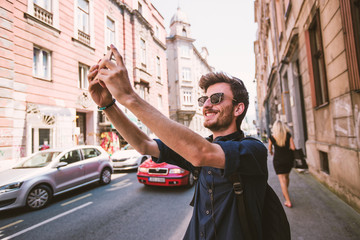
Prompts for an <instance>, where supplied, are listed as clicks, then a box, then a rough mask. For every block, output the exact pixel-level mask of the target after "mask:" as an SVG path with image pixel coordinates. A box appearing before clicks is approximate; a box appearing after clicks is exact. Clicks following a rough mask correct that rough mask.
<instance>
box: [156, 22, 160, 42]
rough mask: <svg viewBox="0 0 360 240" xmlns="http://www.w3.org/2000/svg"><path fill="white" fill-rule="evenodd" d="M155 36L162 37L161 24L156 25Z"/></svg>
mask: <svg viewBox="0 0 360 240" xmlns="http://www.w3.org/2000/svg"><path fill="white" fill-rule="evenodd" d="M155 37H157V38H158V39H159V38H160V29H159V26H157V25H156V26H155Z"/></svg>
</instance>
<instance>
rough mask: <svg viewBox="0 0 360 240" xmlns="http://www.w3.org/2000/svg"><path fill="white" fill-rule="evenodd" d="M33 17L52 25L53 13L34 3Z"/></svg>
mask: <svg viewBox="0 0 360 240" xmlns="http://www.w3.org/2000/svg"><path fill="white" fill-rule="evenodd" d="M34 17H36V18H37V19H39V20H40V21H42V22H44V23H46V24H49V25H51V26H52V25H53V14H52V13H51V12H48V11H47V10H45V9H43V8H42V7H40V6H38V5H36V4H34Z"/></svg>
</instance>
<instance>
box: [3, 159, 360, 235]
mask: <svg viewBox="0 0 360 240" xmlns="http://www.w3.org/2000/svg"><path fill="white" fill-rule="evenodd" d="M268 168H269V184H270V185H271V186H272V187H273V188H274V190H275V192H276V193H277V194H278V196H279V197H280V200H281V201H282V202H283V201H284V198H283V197H282V194H281V189H280V186H279V181H278V179H277V176H276V175H275V173H274V170H273V167H272V157H271V156H269V159H268ZM193 191H194V188H191V189H188V188H160V187H146V186H144V185H142V184H140V183H138V182H137V179H136V172H123V173H116V174H114V175H113V181H112V182H111V184H110V185H107V186H99V185H98V184H93V185H91V186H88V187H85V188H82V189H80V190H76V191H73V192H70V193H67V194H65V195H62V196H59V197H56V198H55V199H54V201H53V202H52V204H51V205H50V206H48V207H47V208H45V209H43V210H40V211H34V212H30V211H26V210H25V209H17V210H11V211H6V212H0V239H27V240H28V239H36V240H43V239H44V240H45V239H46V240H48V239H52V240H56V239H61V240H63V239H65V240H68V239H70V240H71V239H77V240H78V239H96V240H98V239H106V240H112V239H114V240H122V239H124V240H134V239H157V240H179V239H182V237H183V235H184V233H185V230H186V227H187V225H188V223H189V220H190V217H191V213H192V207H190V206H189V202H190V200H191V199H192V195H193ZM289 191H290V196H291V198H292V203H293V208H291V209H289V208H286V207H285V212H286V214H287V216H288V219H289V222H290V228H291V236H292V239H293V240H294V239H295V240H322V239H324V240H325V239H326V240H357V239H360V214H359V213H358V212H356V211H355V210H354V209H352V208H351V207H350V206H348V205H347V204H346V203H344V202H343V201H342V200H341V199H339V198H338V197H337V196H336V195H334V194H333V193H332V192H331V191H329V190H328V189H327V188H326V187H324V186H323V185H322V184H320V183H319V182H318V181H316V180H315V179H314V178H313V177H312V176H311V175H310V174H306V173H305V174H304V173H298V172H296V171H295V170H293V171H292V172H291V174H290V188H289Z"/></svg>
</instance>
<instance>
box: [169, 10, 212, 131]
mask: <svg viewBox="0 0 360 240" xmlns="http://www.w3.org/2000/svg"><path fill="white" fill-rule="evenodd" d="M194 41H195V39H193V38H192V34H191V25H190V23H189V21H188V18H187V16H186V14H185V13H184V12H183V11H182V10H181V9H180V7H179V8H178V9H177V12H176V13H175V14H174V16H173V17H172V19H171V22H170V34H169V36H168V37H167V39H166V46H167V50H166V53H167V64H168V79H169V112H170V118H171V119H173V120H175V121H177V122H179V123H181V124H183V125H185V126H187V127H189V128H190V129H192V130H193V131H195V132H197V133H198V134H200V135H202V136H204V137H205V136H208V135H209V134H210V132H209V130H207V129H206V128H204V126H203V114H202V108H201V107H199V106H198V103H197V99H198V98H199V97H201V96H202V95H203V94H204V93H203V91H202V90H201V89H200V88H199V86H198V83H199V80H200V78H201V76H202V75H204V74H207V73H209V72H212V71H213V68H212V67H211V66H210V65H209V64H208V62H207V56H208V55H209V54H208V51H207V49H206V48H205V47H203V48H202V49H201V51H199V50H198V49H197V48H196V47H195V46H194V44H193V42H194Z"/></svg>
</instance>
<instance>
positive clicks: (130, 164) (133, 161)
mask: <svg viewBox="0 0 360 240" xmlns="http://www.w3.org/2000/svg"><path fill="white" fill-rule="evenodd" d="M149 157H150V156H147V155H141V154H140V153H139V152H137V151H136V150H135V149H134V148H133V147H132V146H131V145H129V144H127V145H126V146H125V147H123V148H122V149H121V150H119V151H116V152H114V153H113V154H112V155H111V159H112V162H113V168H114V170H129V169H137V168H138V167H139V165H140V164H141V163H143V162H144V161H145V160H146V159H148V158H149Z"/></svg>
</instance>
